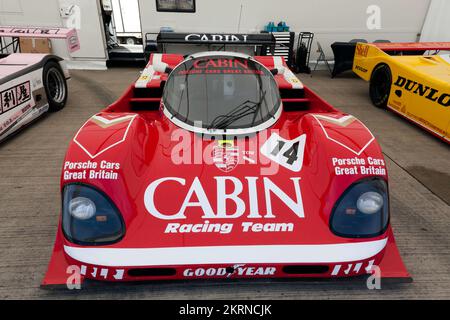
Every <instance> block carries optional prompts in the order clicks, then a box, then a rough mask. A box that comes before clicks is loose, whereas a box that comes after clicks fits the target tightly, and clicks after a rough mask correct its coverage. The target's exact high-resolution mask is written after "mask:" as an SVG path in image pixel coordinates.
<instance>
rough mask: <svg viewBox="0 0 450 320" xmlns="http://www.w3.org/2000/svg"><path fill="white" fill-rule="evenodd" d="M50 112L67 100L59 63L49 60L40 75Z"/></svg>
mask: <svg viewBox="0 0 450 320" xmlns="http://www.w3.org/2000/svg"><path fill="white" fill-rule="evenodd" d="M42 78H43V81H44V88H45V93H46V94H47V100H48V105H49V111H50V112H56V111H59V110H61V109H62V108H64V106H65V105H66V101H67V82H66V77H65V76H64V73H63V71H62V70H61V67H60V65H59V63H57V62H54V61H49V62H47V63H46V64H45V66H44V71H43V75H42Z"/></svg>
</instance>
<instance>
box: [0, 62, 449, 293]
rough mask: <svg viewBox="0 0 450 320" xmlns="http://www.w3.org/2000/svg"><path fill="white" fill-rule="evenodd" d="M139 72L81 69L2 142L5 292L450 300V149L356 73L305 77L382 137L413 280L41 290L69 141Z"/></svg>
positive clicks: (0, 234)
mask: <svg viewBox="0 0 450 320" xmlns="http://www.w3.org/2000/svg"><path fill="white" fill-rule="evenodd" d="M138 74H139V69H124V68H120V69H119V68H117V69H111V70H108V71H106V72H103V71H73V72H72V76H73V79H72V81H71V82H70V97H69V100H68V104H67V107H66V108H65V109H64V110H62V111H61V112H58V113H55V114H50V115H48V116H46V117H45V118H43V119H41V120H39V121H38V122H36V123H34V124H33V125H32V126H30V127H29V128H27V129H25V130H24V131H23V132H21V133H20V134H18V135H17V136H15V137H14V138H12V139H10V140H9V141H7V142H6V143H3V144H2V145H0V177H1V179H0V190H2V192H0V298H3V299H4V298H19V299H22V298H48V299H59V298H69V299H99V298H117V299H119V298H120V299H121V298H126V299H141V298H147V299H199V298H208V299H215V298H239V299H248V298H260V299H312V298H319V299H334V298H340V299H365V298H373V299H387V298H389V299H403V298H425V299H449V298H450V236H449V232H448V230H449V226H450V206H449V203H450V165H449V164H450V161H449V159H450V147H449V146H447V145H445V144H444V143H442V142H441V141H439V140H437V139H435V138H433V137H432V136H430V135H429V134H427V133H425V132H424V131H422V130H420V129H418V128H416V127H414V126H412V125H411V124H409V123H408V122H406V121H405V120H403V119H401V118H399V117H398V116H395V115H394V114H393V113H391V112H387V111H383V110H379V109H376V108H374V107H372V105H371V103H370V101H369V97H368V86H367V84H366V83H364V82H363V81H362V80H359V79H358V78H356V77H354V76H353V75H351V74H347V75H342V76H341V77H339V78H337V79H333V80H332V79H330V78H329V76H328V74H326V73H324V72H316V73H314V76H313V77H309V76H305V75H302V76H301V78H302V80H303V81H304V82H305V84H307V85H309V86H310V87H311V88H312V89H313V90H315V91H316V92H318V93H319V94H320V95H321V96H322V97H323V98H325V99H326V100H328V101H329V102H330V103H331V104H333V105H334V106H335V107H337V108H340V109H341V110H343V111H346V112H348V113H351V114H353V115H355V116H357V117H358V118H359V119H361V120H362V121H363V122H364V123H365V124H366V125H367V126H368V127H369V128H370V129H371V130H372V131H373V133H374V134H375V136H376V137H377V138H378V141H379V142H380V143H381V145H382V148H383V150H384V153H385V156H386V159H387V161H388V169H389V174H390V194H391V214H392V224H393V228H394V232H395V235H396V237H397V242H398V246H399V249H400V252H401V254H402V256H403V259H404V261H405V263H406V265H407V267H408V269H409V271H410V273H411V274H412V276H413V278H414V282H413V283H411V284H397V285H392V284H390V285H388V284H386V283H384V284H383V283H382V287H383V290H375V291H370V290H368V289H366V287H365V285H364V284H361V283H355V282H348V281H337V282H321V283H315V282H298V281H295V282H270V281H245V282H223V281H220V282H219V281H215V282H203V281H202V282H170V283H168V282H165V283H146V284H138V285H120V286H117V285H113V286H94V287H92V288H90V289H87V290H82V291H76V292H73V291H68V290H58V291H47V290H42V289H40V288H39V284H40V281H41V280H42V277H43V275H44V273H45V271H46V267H47V263H48V260H49V258H50V254H51V250H52V246H53V241H54V236H55V232H56V227H57V223H58V217H59V212H60V195H59V176H60V170H61V164H62V161H63V157H64V153H65V150H66V146H67V144H68V142H69V141H70V139H71V138H72V137H73V135H74V134H75V133H76V131H77V130H78V128H79V127H80V126H81V125H82V124H83V123H84V121H85V120H86V119H87V118H89V117H90V116H91V115H92V114H94V113H95V112H97V111H99V110H100V109H102V108H103V107H104V106H106V105H108V104H109V103H111V102H112V101H113V100H114V99H116V98H117V97H118V96H119V95H120V94H121V93H122V92H123V90H124V89H125V88H126V87H127V86H128V85H129V84H130V83H131V82H132V81H133V80H134V79H135V78H136V77H137V76H138Z"/></svg>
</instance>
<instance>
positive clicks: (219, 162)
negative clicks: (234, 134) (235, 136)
mask: <svg viewBox="0 0 450 320" xmlns="http://www.w3.org/2000/svg"><path fill="white" fill-rule="evenodd" d="M212 152H213V162H214V164H215V165H216V167H217V168H218V169H220V170H222V171H223V172H230V171H231V170H233V169H234V168H236V166H237V165H238V163H239V158H240V157H239V147H237V146H236V147H235V146H234V140H220V141H219V143H218V145H217V146H215V147H214V148H213V151H212Z"/></svg>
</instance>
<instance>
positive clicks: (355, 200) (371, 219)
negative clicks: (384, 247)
mask: <svg viewBox="0 0 450 320" xmlns="http://www.w3.org/2000/svg"><path fill="white" fill-rule="evenodd" d="M388 223H389V198H388V190H387V184H386V182H385V181H384V180H382V179H379V178H372V179H364V180H361V181H359V182H357V183H355V184H353V185H352V186H350V187H349V188H348V189H347V190H346V191H345V192H344V194H343V195H342V196H341V198H340V199H339V200H338V201H337V202H336V204H335V206H334V208H333V212H332V214H331V218H330V228H331V231H332V232H333V233H335V234H336V235H338V236H341V237H348V238H362V237H375V236H378V235H380V234H382V233H384V231H386V228H387V226H388Z"/></svg>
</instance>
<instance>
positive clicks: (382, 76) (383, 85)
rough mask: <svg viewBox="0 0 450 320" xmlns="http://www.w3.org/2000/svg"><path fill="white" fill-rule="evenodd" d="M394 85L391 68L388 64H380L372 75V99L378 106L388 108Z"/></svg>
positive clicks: (370, 90)
mask: <svg viewBox="0 0 450 320" xmlns="http://www.w3.org/2000/svg"><path fill="white" fill-rule="evenodd" d="M391 86H392V73H391V69H390V68H389V66H388V65H386V64H379V65H377V66H376V67H375V69H373V72H372V76H371V77H370V87H369V92H370V99H371V100H372V103H373V105H374V106H375V107H377V108H386V106H387V104H388V100H389V94H390V92H391Z"/></svg>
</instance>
